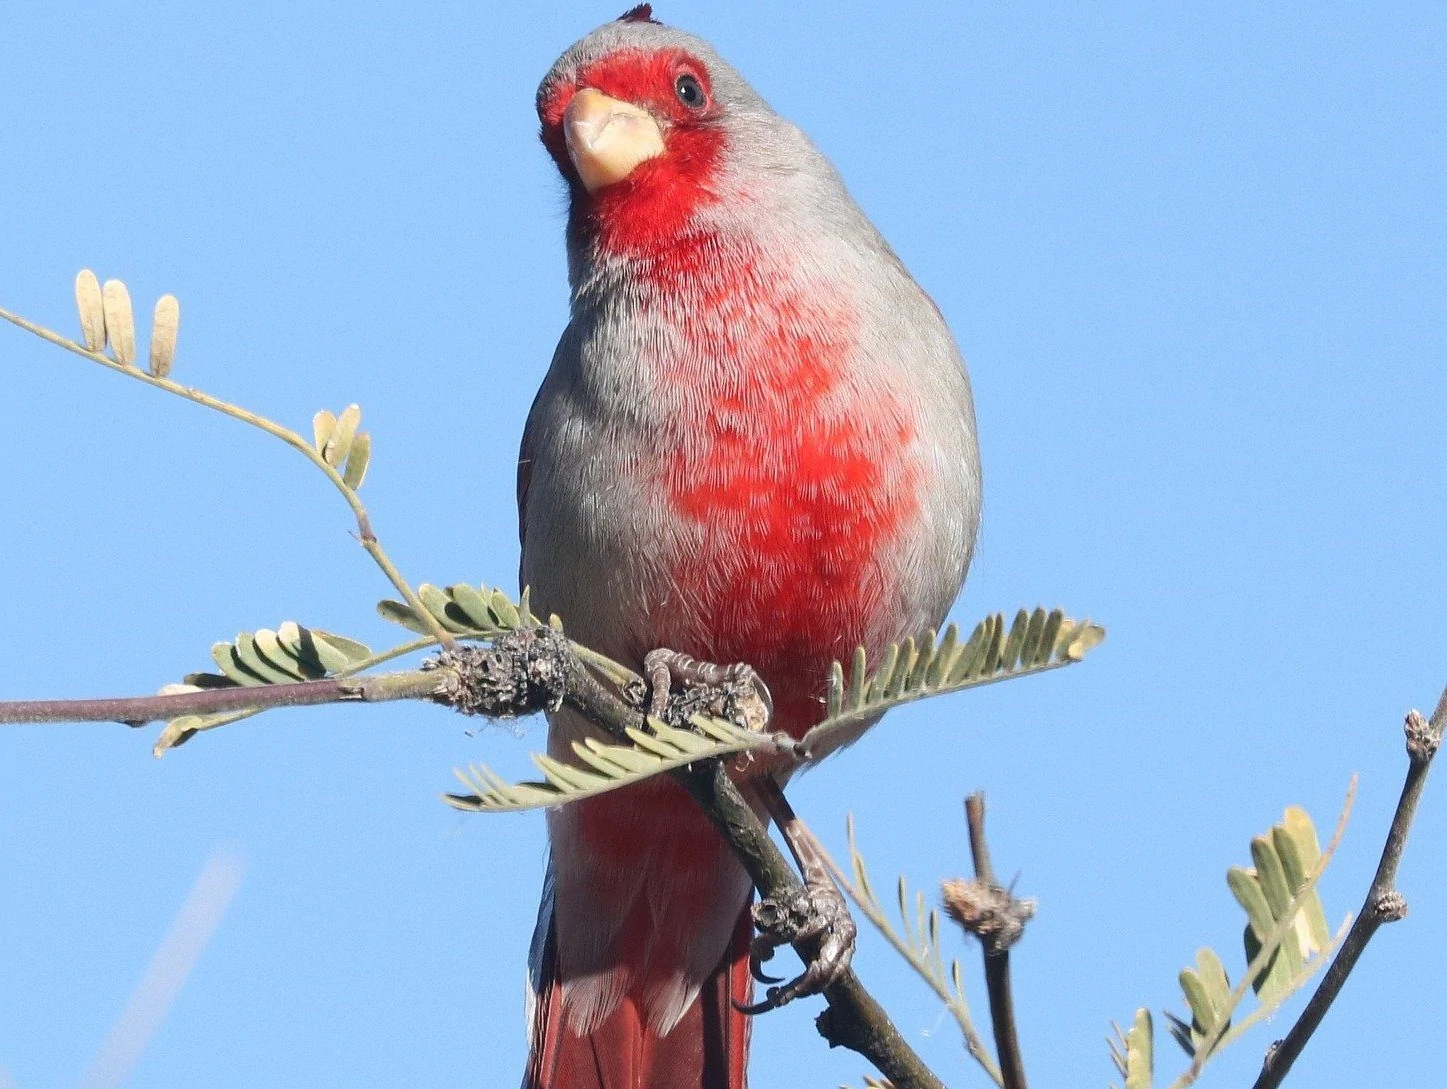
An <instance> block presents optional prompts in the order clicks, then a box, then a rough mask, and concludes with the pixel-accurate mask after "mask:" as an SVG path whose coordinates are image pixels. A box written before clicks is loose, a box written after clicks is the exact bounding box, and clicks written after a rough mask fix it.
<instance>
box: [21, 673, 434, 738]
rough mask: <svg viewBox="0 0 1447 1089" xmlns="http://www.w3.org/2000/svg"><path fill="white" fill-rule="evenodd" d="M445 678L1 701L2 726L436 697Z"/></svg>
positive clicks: (411, 676)
mask: <svg viewBox="0 0 1447 1089" xmlns="http://www.w3.org/2000/svg"><path fill="white" fill-rule="evenodd" d="M443 679H444V675H443V674H442V673H441V672H440V671H435V670H434V671H422V670H403V671H401V672H398V673H378V674H374V675H370V676H366V677H327V678H325V679H323V680H319V681H298V682H296V683H295V684H258V685H238V686H237V687H235V688H208V689H203V690H202V691H200V692H179V693H176V694H175V695H169V696H119V697H115V698H108V699H89V700H4V701H0V724H12V725H13V724H19V723H42V722H119V723H123V724H124V725H126V726H144V725H145V724H146V723H148V722H166V721H170V720H171V719H175V718H180V717H181V716H183V715H204V714H211V713H215V712H220V711H242V710H247V711H257V710H264V709H270V708H273V707H314V706H316V705H317V704H322V703H351V702H361V703H383V702H387V701H390V700H416V699H426V698H428V697H430V696H432V695H433V694H434V693H435V692H436V691H437V689H438V686H439V684H440V683H441V682H442V680H443Z"/></svg>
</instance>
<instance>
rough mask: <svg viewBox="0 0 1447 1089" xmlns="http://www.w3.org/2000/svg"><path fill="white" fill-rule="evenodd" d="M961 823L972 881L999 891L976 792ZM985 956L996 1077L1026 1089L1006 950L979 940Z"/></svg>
mask: <svg viewBox="0 0 1447 1089" xmlns="http://www.w3.org/2000/svg"><path fill="white" fill-rule="evenodd" d="M965 822H966V823H967V824H968V825H969V829H970V855H971V856H972V857H973V859H974V863H975V880H976V881H978V882H980V883H981V884H983V885H986V886H989V887H992V888H999V883H998V882H997V881H996V880H995V870H994V867H993V866H991V864H990V847H989V844H988V843H986V841H985V796H984V794H982V793H979V792H976V793H974V794H971V795H970V796H969V797H968V798H966V799H965ZM980 948H981V949H983V950H984V956H985V991H986V993H987V994H988V995H989V998H990V1024H991V1026H992V1027H993V1028H994V1031H995V1050H996V1052H997V1053H998V1054H999V1057H1000V1074H1001V1076H1002V1077H1003V1078H1004V1080H1005V1089H1027V1086H1026V1081H1025V1060H1024V1059H1023V1058H1022V1057H1021V1055H1020V1037H1019V1033H1018V1032H1017V1030H1016V1027H1015V1003H1014V999H1013V998H1012V997H1011V993H1010V948H1009V946H1008V945H1007V944H1004V943H1000V944H998V945H996V944H995V943H991V942H987V941H983V940H982V941H981V942H980Z"/></svg>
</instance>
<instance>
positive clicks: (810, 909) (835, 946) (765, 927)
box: [744, 775, 859, 1013]
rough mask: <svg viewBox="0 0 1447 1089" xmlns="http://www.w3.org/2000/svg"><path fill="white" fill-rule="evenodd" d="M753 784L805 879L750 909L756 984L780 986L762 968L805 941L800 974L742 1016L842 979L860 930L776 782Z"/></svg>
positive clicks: (820, 850)
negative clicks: (780, 952)
mask: <svg viewBox="0 0 1447 1089" xmlns="http://www.w3.org/2000/svg"><path fill="white" fill-rule="evenodd" d="M752 786H753V789H754V790H755V791H757V793H758V796H759V798H760V800H761V801H762V802H763V803H764V808H766V809H767V810H768V811H769V815H770V816H772V817H773V818H774V820H775V821H776V822H777V823H778V825H779V831H780V832H782V833H783V836H784V841H785V842H786V843H788V845H789V850H790V852H791V853H792V854H793V855H794V862H795V863H796V864H797V865H798V867H799V874H800V876H801V877H802V878H803V881H804V884H803V887H802V888H800V889H798V890H797V891H796V892H794V893H792V894H790V895H788V896H786V897H781V898H778V899H767V898H766V899H763V900H760V901H759V902H758V903H757V904H755V905H754V908H753V916H754V926H755V927H757V928H758V931H759V933H758V936H757V937H755V939H754V943H753V946H752V947H751V948H750V950H749V971H750V972H751V973H752V974H753V977H754V978H755V979H757V980H758V981H759V982H760V983H780V982H782V981H781V980H778V979H775V978H773V977H772V976H768V975H765V974H764V971H763V967H762V965H763V963H764V962H765V961H767V960H768V959H769V958H771V957H772V956H773V955H774V950H775V949H777V948H778V947H779V946H781V945H786V944H791V945H794V947H795V949H799V945H798V943H800V942H803V943H805V945H804V948H803V949H802V950H799V955H800V956H801V957H803V958H804V961H805V968H804V971H803V972H802V973H801V974H800V975H799V976H798V977H796V978H795V979H793V980H790V981H789V982H788V983H786V984H784V985H783V986H782V987H769V988H768V990H767V991H765V992H764V1000H763V1001H762V1002H759V1003H756V1004H755V1005H753V1006H749V1007H746V1008H745V1009H744V1012H745V1013H762V1012H764V1011H765V1010H776V1009H778V1008H779V1007H780V1006H784V1005H787V1004H788V1003H790V1002H792V1001H794V999H796V998H799V997H801V996H802V995H808V994H818V993H819V992H820V991H822V990H824V989H825V988H827V987H829V986H830V985H831V984H833V983H835V982H837V981H838V980H839V979H841V978H842V977H843V976H844V975H845V974H846V973H847V972H848V971H849V963H850V961H852V960H853V959H854V939H855V938H856V937H857V936H858V933H859V931H858V928H857V927H856V926H855V925H854V919H853V918H852V917H851V916H850V914H849V908H848V906H847V905H846V904H845V903H844V896H843V895H842V894H841V893H840V891H839V889H838V888H837V887H836V886H835V884H834V880H833V878H831V877H830V876H829V863H828V857H829V856H828V854H827V853H826V852H825V850H824V845H823V844H822V843H820V842H819V839H818V837H816V836H815V835H814V833H813V832H812V831H810V830H809V826H808V825H806V824H805V823H804V822H803V821H801V820H800V819H799V817H798V815H797V814H796V813H795V812H794V809H793V807H792V806H791V805H789V800H788V799H787V798H785V797H784V791H783V788H782V787H780V786H779V781H778V780H777V779H775V778H774V777H773V776H772V775H764V776H761V777H759V778H758V779H756V780H754V782H753V784H752ZM810 943H812V944H810Z"/></svg>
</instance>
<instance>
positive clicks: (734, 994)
mask: <svg viewBox="0 0 1447 1089" xmlns="http://www.w3.org/2000/svg"><path fill="white" fill-rule="evenodd" d="M752 935H753V924H752V921H751V920H750V918H749V913H748V910H747V909H745V911H744V913H743V915H741V916H740V918H739V922H738V926H737V927H736V928H735V930H734V936H733V940H732V941H731V942H730V943H729V948H728V950H727V951H726V952H725V953H724V957H723V960H721V961H720V962H719V965H718V967H717V968H716V969H715V970H714V972H713V975H711V976H710V977H709V979H708V982H706V983H705V984H704V985H703V990H702V991H700V992H699V995H698V998H697V999H695V1000H694V1002H693V1004H692V1005H691V1006H690V1007H689V1008H688V1011H687V1012H686V1013H684V1015H683V1018H682V1019H681V1020H680V1021H679V1022H678V1024H676V1025H675V1026H674V1027H673V1028H672V1030H671V1031H669V1032H668V1033H667V1034H665V1035H662V1036H660V1035H658V1034H657V1033H656V1032H655V1031H654V1030H653V1029H652V1028H651V1027H650V1026H649V1025H648V1024H647V1022H646V1021H644V1020H643V1019H642V1018H641V1017H640V1016H639V1013H638V1006H637V1004H636V1003H635V1001H634V1000H633V997H632V996H631V995H625V996H624V997H623V1000H622V1001H621V1002H619V1004H618V1007H617V1008H616V1009H615V1010H613V1012H612V1013H610V1014H609V1015H608V1016H607V1017H605V1018H604V1019H603V1022H602V1024H600V1025H599V1026H598V1027H597V1028H595V1029H594V1030H593V1031H592V1032H590V1033H587V1034H586V1035H579V1034H577V1033H575V1032H573V1031H572V1030H571V1028H570V1027H569V1026H568V1023H567V1018H566V1017H564V1016H563V1012H562V981H561V979H560V978H559V973H558V967H557V951H556V940H555V937H554V934H553V930H552V927H551V925H550V926H549V929H548V935H547V939H546V942H545V945H544V947H543V949H542V951H541V952H542V961H541V964H540V965H539V966H538V972H537V976H536V977H535V986H537V1003H538V1004H537V1009H536V1012H535V1015H534V1019H533V1026H532V1031H533V1039H532V1054H531V1055H529V1057H528V1066H527V1073H526V1074H525V1075H524V1076H523V1089H746V1085H747V1080H746V1071H745V1063H746V1061H747V1056H748V1036H749V1019H748V1017H747V1016H745V1015H744V1014H742V1013H740V1012H739V1011H738V1008H737V1006H738V1005H747V1004H748V1002H749V1001H750V999H751V997H752V993H753V981H752V979H750V977H749V939H750V938H751V937H752Z"/></svg>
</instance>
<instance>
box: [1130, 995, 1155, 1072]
mask: <svg viewBox="0 0 1447 1089" xmlns="http://www.w3.org/2000/svg"><path fill="white" fill-rule="evenodd" d="M1124 1073H1125V1089H1151V1079H1152V1078H1153V1076H1154V1074H1155V1029H1154V1026H1153V1025H1152V1023H1151V1011H1150V1010H1147V1009H1139V1010H1136V1012H1135V1021H1134V1022H1133V1023H1132V1024H1131V1027H1130V1031H1129V1032H1128V1033H1126V1036H1125V1071H1124Z"/></svg>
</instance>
